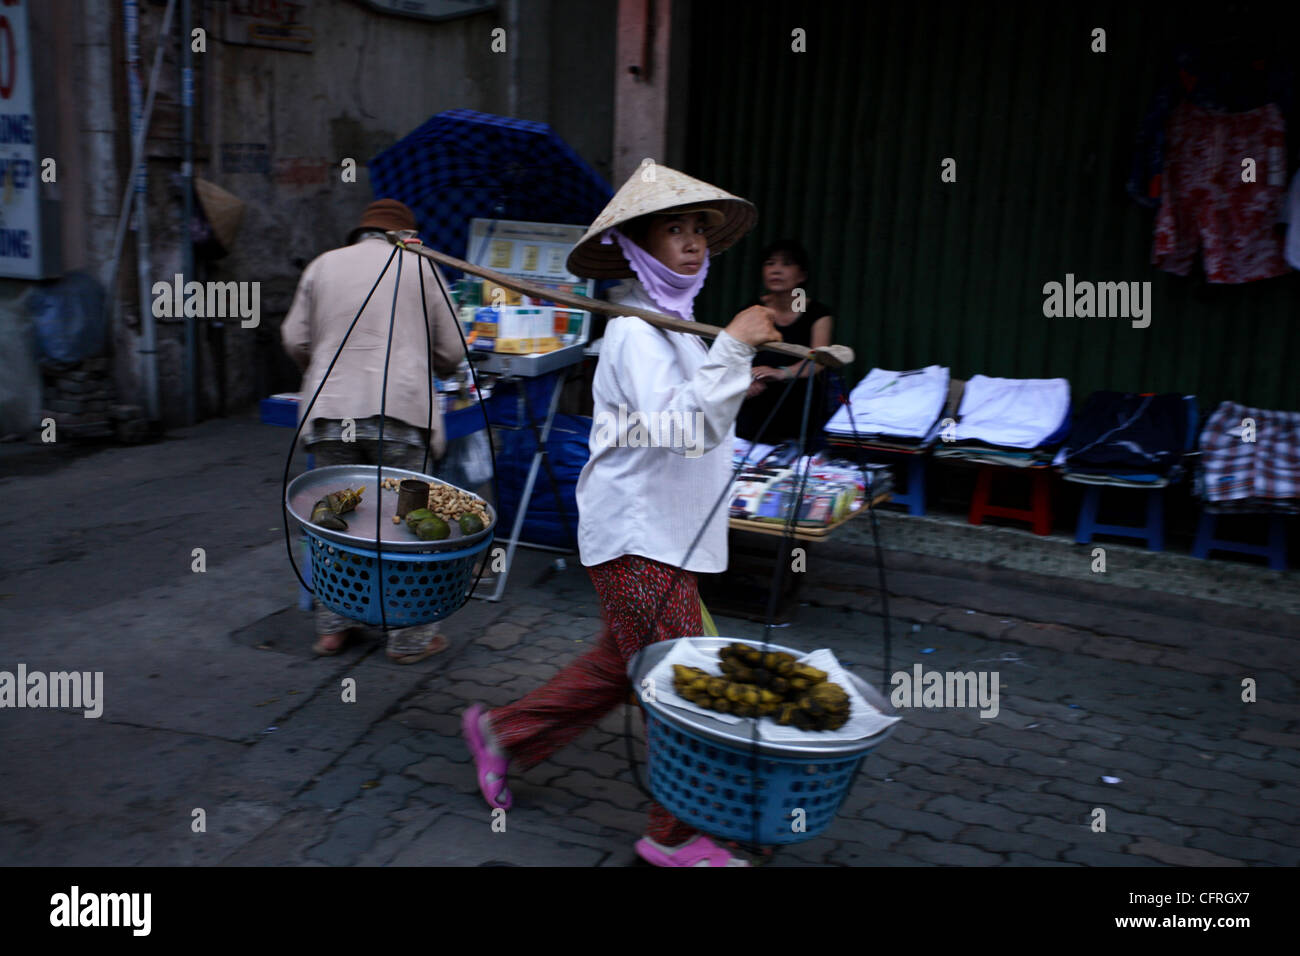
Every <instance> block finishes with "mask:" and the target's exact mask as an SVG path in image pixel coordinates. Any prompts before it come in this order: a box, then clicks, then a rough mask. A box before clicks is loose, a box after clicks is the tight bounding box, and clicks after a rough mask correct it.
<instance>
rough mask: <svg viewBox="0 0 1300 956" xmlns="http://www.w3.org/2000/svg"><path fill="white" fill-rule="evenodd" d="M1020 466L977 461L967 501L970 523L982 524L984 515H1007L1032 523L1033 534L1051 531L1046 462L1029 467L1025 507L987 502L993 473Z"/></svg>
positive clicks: (1050, 495)
mask: <svg viewBox="0 0 1300 956" xmlns="http://www.w3.org/2000/svg"><path fill="white" fill-rule="evenodd" d="M1018 470H1020V469H1011V468H1003V467H1000V466H998V465H980V470H979V475H978V476H976V478H975V495H974V497H972V498H971V501H970V514H969V515H968V516H967V519H966V520H967V521H969V522H970V523H971V524H983V523H984V519H985V518H1010V519H1012V520H1013V521H1024V522H1026V523H1028V524H1029V525H1030V526H1032V528H1033V530H1034V534H1039V535H1047V534H1051V533H1052V484H1051V482H1052V472H1051V469H1050V468H1048V467H1047V466H1045V465H1044V466H1035V467H1032V468H1030V469H1029V471H1030V472H1031V474H1030V476H1029V479H1030V493H1029V498H1030V504H1029V507H1028V508H1008V507H1005V506H1003V505H991V504H989V494H990V492H992V490H993V473H994V472H997V471H1018Z"/></svg>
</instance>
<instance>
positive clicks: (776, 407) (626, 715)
mask: <svg viewBox="0 0 1300 956" xmlns="http://www.w3.org/2000/svg"><path fill="white" fill-rule="evenodd" d="M805 361H806V360H805ZM808 391H809V393H811V391H812V389H811V388H809V390H808ZM790 393H791V389H790V388H788V387H787V388H784V389H782V390H781V393H780V394H779V395H778V396H777V400H776V402H775V404H773V406H772V410H771V411H770V412H768V415H767V418H766V419H764V420H763V424H762V425H760V426H759V428H758V431H757V432H755V434H754V444H755V445H757V444H758V443H759V442H758V440H759V439H760V438H762V437H763V434H764V433H765V432H766V431H767V428H768V426H769V425H771V424H772V422H773V420H774V419H775V418H776V415H777V413H778V412H779V411H780V410H781V406H782V405H783V404H784V403H785V400H786V397H787V396H788V395H789V394H790ZM756 464H757V463H756ZM749 465H750V461H749V455H746V456H745V458H744V459H743V460H742V461H741V462H740V464H738V465H737V466H736V467H735V470H734V471H732V473H731V478H730V479H728V481H727V483H726V484H725V485H724V486H723V488H722V491H721V493H720V494H719V495H718V497H717V499H716V500H715V501H714V502H713V507H712V508H710V509H709V513H708V515H707V516H706V517H705V519H704V523H703V524H702V525H701V526H700V530H699V531H697V532H696V533H695V538H694V540H692V541H691V544H690V547H689V548H687V549H686V556H685V557H683V558H682V561H681V564H679V565H677V566H676V567H674V569H673V576H672V578H671V580H670V581H669V586H668V588H667V589H666V590H665V593H664V596H663V597H662V598H661V599H660V601H659V606H658V607H657V608H655V613H654V615H653V616H652V617H651V621H652V622H653V621H655V620H657V619H658V617H659V615H660V613H661V612H662V611H663V609H664V606H665V605H666V604H667V603H668V599H669V598H670V597H671V596H672V593H673V591H674V590H675V589H676V587H677V582H678V580H679V579H680V578H681V577H682V576H683V575H685V574H687V573H689V572H687V571H686V564H687V562H689V561H690V559H691V555H692V554H694V553H695V548H696V547H697V546H698V545H699V543H700V540H701V539H702V538H703V537H704V532H705V531H706V530H707V529H708V527H709V522H710V521H712V520H713V515H714V513H715V512H716V511H717V510H718V508H719V507H720V506H721V505H722V503H723V502H724V501H726V500H727V499H728V498H730V496H731V492H732V489H733V487H734V485H735V482H736V479H737V478H738V477H740V473H741V472H742V471H744V470H745V468H747V467H749ZM651 627H652V628H653V627H654V624H653V623H651ZM646 646H648V645H646ZM755 727H756V728H757V722H756V723H755ZM623 741H624V745H625V747H624V749H625V751H626V753H627V759H628V764H629V768H630V770H631V772H632V782H633V784H634V785H635V786H636V787H637V789H639V790H640V791H641V792H642V793H643V794H645V796H646V797H648V798H649V799H651V800H653V799H654V794H653V793H651V792H650V789H649V787H648V786H647V785H646V783H645V781H644V780H643V779H642V778H641V775H640V773H639V772H638V770H637V761H636V758H635V756H634V754H633V750H632V714H631V711H630V710H628V709H627V708H624V711H623ZM751 770H752V771H754V775H753V776H751V779H752V780H756V771H757V767H754V768H751Z"/></svg>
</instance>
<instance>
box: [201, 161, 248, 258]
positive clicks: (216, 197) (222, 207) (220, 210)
mask: <svg viewBox="0 0 1300 956" xmlns="http://www.w3.org/2000/svg"><path fill="white" fill-rule="evenodd" d="M194 192H195V193H197V194H198V197H199V205H200V206H201V207H202V208H203V215H204V216H205V217H206V218H207V220H208V224H209V225H210V226H212V231H213V233H215V234H216V237H217V242H219V243H221V246H222V248H223V249H224V250H225V251H226V252H227V253H228V252H230V251H231V250H232V249H234V247H235V233H237V232H238V231H239V223H240V221H241V220H242V219H243V218H244V203H243V201H242V200H241V199H240V198H239V197H238V196H236V195H234V194H233V193H228V192H226V191H225V190H224V189H222V188H221V187H220V186H218V185H217V184H216V183H210V182H208V181H207V180H206V179H200V178H199V177H197V176H196V177H195V178H194Z"/></svg>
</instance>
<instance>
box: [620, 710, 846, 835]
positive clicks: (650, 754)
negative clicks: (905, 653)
mask: <svg viewBox="0 0 1300 956" xmlns="http://www.w3.org/2000/svg"><path fill="white" fill-rule="evenodd" d="M644 711H645V720H646V752H647V757H646V767H647V772H648V774H649V778H650V790H651V792H652V793H654V796H655V799H656V800H657V801H659V803H660V804H661V805H663V806H664V807H665V808H666V809H667V810H668V811H669V812H670V813H672V815H673V816H675V817H677V819H679V820H681V821H682V822H684V823H689V824H690V825H691V826H693V827H695V828H696V829H699V830H702V831H704V832H705V833H707V834H709V835H710V836H715V837H719V838H721V839H726V840H741V841H745V842H749V843H753V844H756V845H759V846H776V845H778V844H783V843H798V842H800V841H802V840H807V839H809V838H811V837H814V836H816V835H817V834H819V833H821V832H822V831H823V830H825V829H826V828H827V827H828V826H830V822H831V820H833V819H834V818H835V814H836V813H837V812H838V811H839V808H840V804H841V803H842V802H843V801H844V797H845V796H846V795H847V794H848V792H849V786H850V784H852V782H853V776H854V773H855V771H856V770H857V768H858V764H859V763H860V762H861V761H862V758H863V757H865V756H866V754H867V753H868V751H861V752H859V753H855V754H852V755H849V756H838V755H837V756H831V755H827V756H824V757H823V756H820V755H818V756H811V755H809V756H801V757H774V756H772V755H770V754H764V753H760V754H755V753H754V752H753V751H752V750H746V749H742V748H739V747H730V746H726V745H723V744H720V743H718V742H717V741H713V740H708V739H706V738H704V737H702V736H698V735H696V734H694V733H691V732H690V731H688V730H685V729H684V728H681V727H678V726H675V725H673V724H671V723H669V722H668V721H666V720H664V719H663V718H661V717H660V716H658V715H657V714H655V712H654V711H653V710H652V709H651V708H648V707H647V708H644ZM799 810H802V811H803V814H802V815H800V814H798V813H797V812H796V811H799ZM796 824H798V825H797V826H796Z"/></svg>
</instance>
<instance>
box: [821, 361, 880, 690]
mask: <svg viewBox="0 0 1300 956" xmlns="http://www.w3.org/2000/svg"><path fill="white" fill-rule="evenodd" d="M834 377H835V382H836V383H837V384H838V386H839V390H840V394H841V398H840V404H842V405H844V406H845V407H846V408H847V409H848V419H849V427H850V428H851V429H853V442H854V444H855V445H856V446H858V448H857V450H858V453H859V455H861V454H862V451H863V449H862V448H861V444H862V438H861V436H859V435H858V423H857V422H856V421H854V419H853V403H852V402H851V401H850V400H849V397H848V394H849V393H848V391H847V389H846V388H845V383H844V379H843V377H842V376H840V375H835V376H834ZM857 465H858V470H859V471H861V472H862V484H863V486H864V488H865V489H866V497H867V515H868V517H870V518H871V537H872V541H873V543H874V545H875V551H876V569H877V571H878V572H879V577H880V613H881V628H882V630H883V636H884V645H885V647H884V651H885V653H884V670H883V671H882V677H881V686H882V687H888V686H889V683H890V670H889V669H890V664H891V660H892V645H893V636H892V634H891V631H890V626H889V589H888V588H887V587H886V585H885V553H884V549H883V548H881V546H880V522H879V520H878V519H877V518H876V505H875V498H876V496H875V493H874V491H873V489H872V487H871V478H870V476H869V475H868V473H867V467H866V464H865V463H864V462H861V461H859V462H857Z"/></svg>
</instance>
